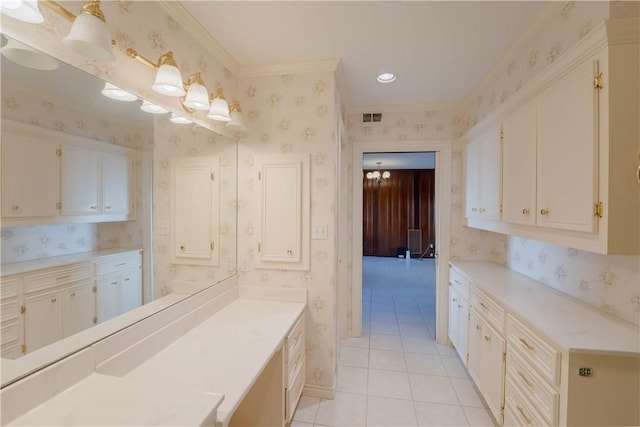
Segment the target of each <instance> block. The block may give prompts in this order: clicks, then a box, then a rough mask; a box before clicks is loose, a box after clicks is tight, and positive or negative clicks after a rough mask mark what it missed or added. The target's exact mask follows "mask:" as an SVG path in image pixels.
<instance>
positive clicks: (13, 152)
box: [2, 129, 60, 217]
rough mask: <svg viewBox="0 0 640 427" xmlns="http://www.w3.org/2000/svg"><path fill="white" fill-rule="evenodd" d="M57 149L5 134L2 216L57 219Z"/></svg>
mask: <svg viewBox="0 0 640 427" xmlns="http://www.w3.org/2000/svg"><path fill="white" fill-rule="evenodd" d="M56 152H57V146H56V144H53V143H51V142H48V141H42V140H39V139H37V138H33V137H28V136H25V135H21V134H16V133H12V132H8V131H5V130H4V129H3V130H2V216H3V217H34V216H55V215H57V214H58V211H57V208H56V204H57V202H58V197H59V195H60V187H59V180H58V168H59V161H58V157H57V155H56Z"/></svg>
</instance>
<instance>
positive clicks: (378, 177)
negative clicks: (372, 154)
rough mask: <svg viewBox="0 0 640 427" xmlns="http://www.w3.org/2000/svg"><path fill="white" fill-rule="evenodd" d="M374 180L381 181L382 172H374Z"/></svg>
mask: <svg viewBox="0 0 640 427" xmlns="http://www.w3.org/2000/svg"><path fill="white" fill-rule="evenodd" d="M373 178H374V179H380V172H378V171H375V172H373Z"/></svg>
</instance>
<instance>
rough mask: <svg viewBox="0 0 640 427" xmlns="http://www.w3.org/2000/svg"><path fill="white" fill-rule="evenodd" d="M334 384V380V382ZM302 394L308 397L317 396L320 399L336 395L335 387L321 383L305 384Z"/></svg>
mask: <svg viewBox="0 0 640 427" xmlns="http://www.w3.org/2000/svg"><path fill="white" fill-rule="evenodd" d="M334 384H335V382H334ZM302 394H303V395H304V396H309V397H319V398H321V399H331V400H333V398H334V397H335V395H336V388H335V386H333V387H327V386H322V385H312V384H305V386H304V389H302Z"/></svg>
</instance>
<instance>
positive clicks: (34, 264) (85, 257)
mask: <svg viewBox="0 0 640 427" xmlns="http://www.w3.org/2000/svg"><path fill="white" fill-rule="evenodd" d="M141 251H142V249H126V248H114V249H102V250H96V251H89V252H79V253H75V254H69V255H62V256H56V257H49V258H40V259H34V260H31V261H22V262H12V263H7V264H2V265H0V274H2V276H10V275H13V274H22V273H27V272H29V271H34V270H42V269H45V268H53V267H62V266H64V265H69V264H75V263H79V262H85V261H93V260H94V259H95V258H99V257H106V256H118V255H124V254H128V253H134V252H141Z"/></svg>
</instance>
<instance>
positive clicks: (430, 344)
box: [401, 336, 439, 354]
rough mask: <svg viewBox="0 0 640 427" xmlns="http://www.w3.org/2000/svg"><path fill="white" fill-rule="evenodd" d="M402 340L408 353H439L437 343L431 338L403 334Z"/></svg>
mask: <svg viewBox="0 0 640 427" xmlns="http://www.w3.org/2000/svg"><path fill="white" fill-rule="evenodd" d="M401 340H402V347H403V348H404V351H405V352H407V353H426V354H439V353H438V348H437V347H436V343H435V342H434V341H433V340H432V339H431V338H428V337H427V338H425V337H411V336H402V337H401Z"/></svg>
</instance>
